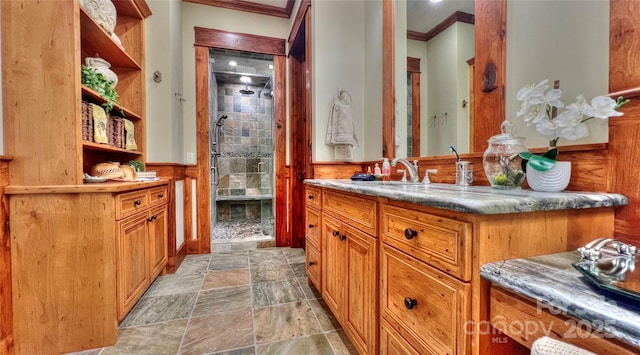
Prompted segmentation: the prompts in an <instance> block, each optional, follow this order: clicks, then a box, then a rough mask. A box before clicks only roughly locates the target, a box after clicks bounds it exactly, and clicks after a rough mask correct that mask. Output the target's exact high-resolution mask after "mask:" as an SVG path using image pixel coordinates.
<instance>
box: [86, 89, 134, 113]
mask: <svg viewBox="0 0 640 355" xmlns="http://www.w3.org/2000/svg"><path fill="white" fill-rule="evenodd" d="M82 96H83V97H89V98H90V99H91V100H92V101H94V102H95V103H98V104H103V103H105V102H106V100H105V99H104V98H102V96H100V94H98V92H97V91H95V90H93V89H92V88H90V87H88V86H85V85H82ZM119 110H122V112H124V118H126V119H128V120H141V119H142V116H140V115H139V114H137V113H135V112H133V111H131V110H129V109H127V108H126V107H122V106H119V105H113V109H112V110H111V111H119Z"/></svg>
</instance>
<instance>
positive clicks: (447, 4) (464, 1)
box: [407, 0, 475, 33]
mask: <svg viewBox="0 0 640 355" xmlns="http://www.w3.org/2000/svg"><path fill="white" fill-rule="evenodd" d="M456 11H461V12H466V13H468V14H474V13H475V9H474V0H442V1H441V2H439V3H432V2H431V1H429V0H407V30H409V31H415V32H420V33H427V32H429V31H430V30H431V29H432V28H434V27H435V26H437V25H438V24H439V23H440V22H442V21H443V20H444V19H446V18H447V17H449V16H451V15H452V14H453V13H454V12H456Z"/></svg>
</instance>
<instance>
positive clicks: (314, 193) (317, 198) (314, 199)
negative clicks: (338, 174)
mask: <svg viewBox="0 0 640 355" xmlns="http://www.w3.org/2000/svg"><path fill="white" fill-rule="evenodd" d="M306 189H307V197H306V201H307V206H311V207H314V208H317V209H321V203H322V190H321V189H320V188H319V187H315V186H308V185H307V187H306Z"/></svg>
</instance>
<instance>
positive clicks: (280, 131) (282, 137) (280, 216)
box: [273, 56, 289, 245]
mask: <svg viewBox="0 0 640 355" xmlns="http://www.w3.org/2000/svg"><path fill="white" fill-rule="evenodd" d="M273 66H274V69H275V71H274V72H275V73H276V75H275V78H274V87H275V90H276V91H277V92H281V93H284V92H286V75H287V60H286V58H285V57H284V56H276V57H274V58H273ZM280 97H281V98H282V99H280V100H274V105H275V107H274V110H275V112H274V114H275V118H274V119H275V131H274V132H273V135H274V136H273V141H274V144H275V152H274V153H275V155H276V159H275V175H274V176H275V179H276V181H275V189H276V190H275V204H274V213H275V219H276V220H275V228H274V232H275V235H274V237H275V239H276V245H282V243H283V240H288V239H289V238H288V235H289V234H288V229H287V219H288V218H287V217H288V214H287V202H286V201H288V200H289V197H288V193H287V181H286V178H285V175H286V172H287V167H286V159H285V157H286V156H287V147H286V144H285V142H286V141H287V100H286V98H285V95H281V96H280Z"/></svg>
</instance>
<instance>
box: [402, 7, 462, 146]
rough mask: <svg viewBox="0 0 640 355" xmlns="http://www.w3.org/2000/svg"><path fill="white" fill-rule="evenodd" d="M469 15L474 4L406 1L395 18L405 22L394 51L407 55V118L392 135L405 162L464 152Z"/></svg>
mask: <svg viewBox="0 0 640 355" xmlns="http://www.w3.org/2000/svg"><path fill="white" fill-rule="evenodd" d="M399 8H400V7H397V8H396V9H399ZM474 10H475V9H474V0H455V1H450V0H449V1H448V0H444V1H441V2H431V1H424V0H407V1H406V8H405V11H404V14H403V15H401V14H400V13H398V14H397V15H396V16H397V17H400V16H405V18H406V33H407V36H406V44H405V46H402V45H400V46H398V47H397V48H402V47H404V48H406V53H407V74H406V86H405V89H406V91H407V94H406V97H407V100H406V101H407V105H406V115H407V117H406V128H405V127H404V125H403V127H400V122H402V121H403V120H398V123H399V125H398V126H397V130H398V136H399V137H400V139H401V141H400V142H398V143H399V145H401V144H404V145H406V155H407V156H426V155H443V154H449V149H448V147H449V146H450V145H453V146H455V147H456V149H457V150H458V151H460V152H468V151H469V139H468V137H469V135H470V127H471V125H470V120H471V119H472V112H473V111H472V109H471V104H470V101H471V96H472V93H471V91H472V90H471V87H472V86H471V85H470V83H471V77H470V73H472V70H471V68H472V67H471V65H472V64H473V57H474V48H475V43H474V38H475V36H474V35H475V30H474ZM398 22H400V21H398ZM396 38H400V37H399V36H398V37H396ZM399 89H400V90H401V89H402V88H397V89H396V90H399ZM399 112H400V111H399ZM403 133H404V134H406V139H404V140H403V138H405V136H403ZM402 148H404V147H402ZM401 150H402V149H399V152H400V151H401Z"/></svg>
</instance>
